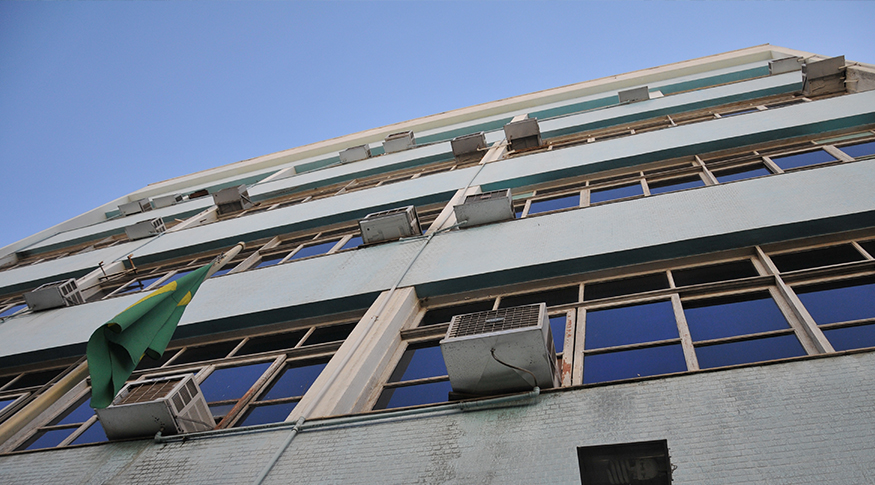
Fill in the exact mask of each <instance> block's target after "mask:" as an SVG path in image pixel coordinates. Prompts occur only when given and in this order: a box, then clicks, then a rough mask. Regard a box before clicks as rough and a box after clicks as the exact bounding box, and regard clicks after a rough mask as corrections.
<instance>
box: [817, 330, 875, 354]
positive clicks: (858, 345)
mask: <svg viewBox="0 0 875 485" xmlns="http://www.w3.org/2000/svg"><path fill="white" fill-rule="evenodd" d="M823 334H824V335H826V338H827V339H828V340H829V343H831V344H832V346H833V348H834V349H836V350H851V349H862V348H865V347H875V325H860V326H858V327H844V328H833V329H831V330H824V331H823Z"/></svg>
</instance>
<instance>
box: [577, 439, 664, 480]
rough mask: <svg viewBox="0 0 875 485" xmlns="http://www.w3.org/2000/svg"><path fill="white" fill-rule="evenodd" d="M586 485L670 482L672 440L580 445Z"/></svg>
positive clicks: (579, 454)
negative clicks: (669, 444)
mask: <svg viewBox="0 0 875 485" xmlns="http://www.w3.org/2000/svg"><path fill="white" fill-rule="evenodd" d="M577 460H578V465H579V466H580V481H581V483H583V484H584V485H669V484H670V483H671V472H672V467H671V463H670V462H669V455H668V442H667V441H666V440H659V441H642V442H638V443H621V444H614V445H600V446H581V447H578V448H577Z"/></svg>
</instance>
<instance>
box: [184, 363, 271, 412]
mask: <svg viewBox="0 0 875 485" xmlns="http://www.w3.org/2000/svg"><path fill="white" fill-rule="evenodd" d="M270 364H271V363H270V362H262V363H260V364H252V365H241V366H240V367H225V368H223V369H216V370H215V371H213V373H212V374H210V375H209V377H207V379H206V380H205V381H204V382H203V383H202V384H201V385H200V388H201V391H203V393H204V397H205V398H206V399H207V402H213V401H224V400H226V399H239V398H240V397H242V396H243V394H245V393H246V391H248V390H249V388H250V387H252V384H255V381H256V380H258V378H259V377H261V375H262V374H264V371H266V370H267V368H268V367H270Z"/></svg>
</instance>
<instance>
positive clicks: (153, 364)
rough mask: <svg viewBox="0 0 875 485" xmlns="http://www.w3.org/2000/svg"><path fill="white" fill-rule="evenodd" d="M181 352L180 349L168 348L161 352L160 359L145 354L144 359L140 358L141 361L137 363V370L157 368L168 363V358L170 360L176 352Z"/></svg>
mask: <svg viewBox="0 0 875 485" xmlns="http://www.w3.org/2000/svg"><path fill="white" fill-rule="evenodd" d="M177 352H179V349H172V350H171V349H168V350H165V351H164V353H163V354H161V358H160V359H153V358H151V357H149V356H148V355H144V356H143V358H142V359H140V363H139V364H137V368H136V369H135V370H146V369H155V368H158V367H161V366H162V365H164V364H166V363H167V361H168V360H170V359H171V358H172V357H173V356H174V355H176V353H177Z"/></svg>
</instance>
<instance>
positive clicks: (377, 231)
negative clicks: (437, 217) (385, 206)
mask: <svg viewBox="0 0 875 485" xmlns="http://www.w3.org/2000/svg"><path fill="white" fill-rule="evenodd" d="M359 229H361V233H362V241H363V242H364V244H374V243H379V242H385V241H394V240H396V239H400V238H402V237H409V236H418V235H420V234H422V230H421V229H420V228H419V216H417V214H416V207H414V206H412V205H409V206H407V207H400V208H398V209H390V210H387V211H382V212H374V213H372V214H368V215H367V216H365V218H364V219H362V220H360V221H359Z"/></svg>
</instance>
